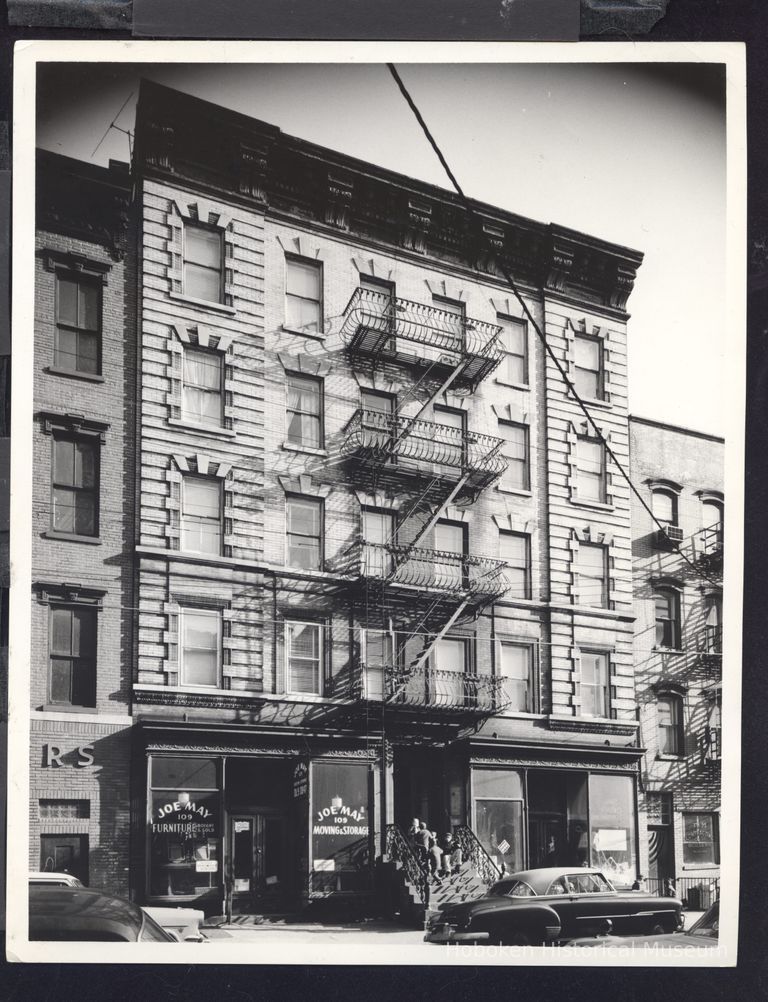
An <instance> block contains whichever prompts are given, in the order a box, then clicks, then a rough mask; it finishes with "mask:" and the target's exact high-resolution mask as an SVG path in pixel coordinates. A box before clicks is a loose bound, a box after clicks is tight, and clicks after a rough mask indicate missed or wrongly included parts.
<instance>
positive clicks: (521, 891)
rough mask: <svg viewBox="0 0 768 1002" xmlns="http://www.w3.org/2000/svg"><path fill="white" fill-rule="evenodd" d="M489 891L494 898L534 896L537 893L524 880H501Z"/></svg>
mask: <svg viewBox="0 0 768 1002" xmlns="http://www.w3.org/2000/svg"><path fill="white" fill-rule="evenodd" d="M488 893H489V894H491V895H493V897H494V898H532V897H535V894H536V892H535V891H534V889H533V888H532V887H531V886H530V885H529V884H526V883H525V882H524V881H523V880H500V881H499V882H498V883H496V884H494V885H493V887H492V888H491V889H490V891H489V892H488Z"/></svg>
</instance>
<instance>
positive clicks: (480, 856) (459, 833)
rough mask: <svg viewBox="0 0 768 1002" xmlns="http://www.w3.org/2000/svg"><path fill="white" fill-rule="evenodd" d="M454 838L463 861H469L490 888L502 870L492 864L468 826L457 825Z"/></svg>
mask: <svg viewBox="0 0 768 1002" xmlns="http://www.w3.org/2000/svg"><path fill="white" fill-rule="evenodd" d="M454 838H456V840H457V841H458V842H459V845H460V846H461V851H462V853H463V855H464V859H465V860H467V859H468V860H470V861H471V863H472V865H473V866H474V868H475V870H476V871H477V874H478V876H479V877H480V879H481V880H482V881H483V883H484V884H485V886H486V887H490V886H491V884H495V883H496V881H497V880H498V879H499V877H501V875H502V873H503V870H501V869H500V868H499V867H498V866H497V865H496V864H495V863H494V861H493V860H492V859H491V857H490V856H489V855H488V853H487V852H486V850H485V846H484V845H483V844H482V842H481V841H480V839H479V838H478V837H477V835H475V833H474V832H473V831H472V829H471V828H470V827H469V825H458V826H457V827H456V830H455V831H454Z"/></svg>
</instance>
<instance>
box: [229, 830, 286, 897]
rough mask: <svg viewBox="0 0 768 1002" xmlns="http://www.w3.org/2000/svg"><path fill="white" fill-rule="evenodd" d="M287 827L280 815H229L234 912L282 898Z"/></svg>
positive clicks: (284, 889)
mask: <svg viewBox="0 0 768 1002" xmlns="http://www.w3.org/2000/svg"><path fill="white" fill-rule="evenodd" d="M284 828H285V825H284V819H283V817H282V816H281V815H274V814H249V815H236V816H232V817H231V818H230V867H231V874H232V911H233V913H235V914H245V913H248V912H253V911H261V910H264V909H265V908H268V907H269V906H270V905H272V906H274V905H276V904H277V903H278V902H279V901H280V900H281V899H282V897H283V895H284V893H285V891H286V888H285V886H284V885H285V861H284V851H283V850H284V840H285V832H284Z"/></svg>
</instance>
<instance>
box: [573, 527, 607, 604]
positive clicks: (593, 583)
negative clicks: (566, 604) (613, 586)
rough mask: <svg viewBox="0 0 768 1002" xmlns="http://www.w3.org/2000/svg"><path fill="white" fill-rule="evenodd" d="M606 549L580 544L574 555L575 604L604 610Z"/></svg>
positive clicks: (605, 602) (605, 596)
mask: <svg viewBox="0 0 768 1002" xmlns="http://www.w3.org/2000/svg"><path fill="white" fill-rule="evenodd" d="M606 556H607V554H606V549H605V547H604V546H602V545H601V544H599V543H580V544H579V549H578V552H577V554H576V602H577V603H578V604H579V605H593V606H599V607H600V608H601V609H605V608H607V606H608V574H607V560H606Z"/></svg>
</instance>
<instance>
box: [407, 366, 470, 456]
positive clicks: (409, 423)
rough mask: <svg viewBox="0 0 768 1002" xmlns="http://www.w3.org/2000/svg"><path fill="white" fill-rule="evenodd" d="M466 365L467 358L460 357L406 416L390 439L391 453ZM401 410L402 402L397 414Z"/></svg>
mask: <svg viewBox="0 0 768 1002" xmlns="http://www.w3.org/2000/svg"><path fill="white" fill-rule="evenodd" d="M466 366H467V360H466V358H462V360H461V361H460V362H459V363H458V364H457V365H456V366H455V368H454V369H453V370H452V371H451V373H450V375H449V376H448V378H447V379H446V380H445V381H444V382H443V383H442V384H441V385H440V387H438V389H436V390H435V392H434V393H433V394H432V395H431V396H430V397H428V399H427V400H425V402H424V403H423V404H422V405H421V407H419V409H418V411H417V412H416V413H415V414H414V415H413V417H411V418H408V420H407V423H406V424H405V425H404V426H403V428H402V430H401V431H400V432H399V433H398V434H397V436H396V437H395V438H394V439H393V440H392V443H391V445H390V449H391V451H392V452H393V453H394V451H395V449H396V448H397V446H398V443H399V442H401V441H402V440H403V439H404V438H406V436H407V435H408V434H409V433H410V432H411V430H412V429H413V428H414V427H415V425H416V422H417V421H418V420H419V418H420V417H421V415H422V414H423V413H424V412H425V411H426V410H429V408H430V407H431V406H432V405H433V404H434V403H435V401H436V400H439V399H440V397H441V396H442V394H443V393H445V392H446V391H447V390H448V389H449V388H450V386H451V384H452V383H453V382H454V381H455V380H456V379H457V378H458V377H459V376H460V375H461V372H462V370H463V369H465V368H466ZM401 411H402V403H401V405H400V408H399V409H398V416H399V415H400V412H401Z"/></svg>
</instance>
